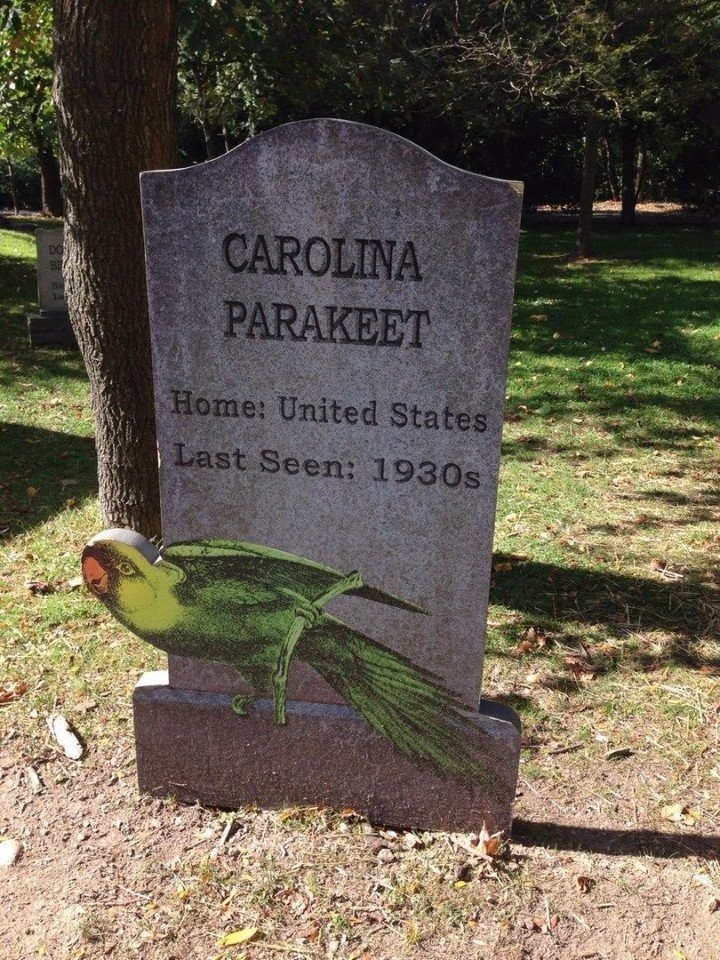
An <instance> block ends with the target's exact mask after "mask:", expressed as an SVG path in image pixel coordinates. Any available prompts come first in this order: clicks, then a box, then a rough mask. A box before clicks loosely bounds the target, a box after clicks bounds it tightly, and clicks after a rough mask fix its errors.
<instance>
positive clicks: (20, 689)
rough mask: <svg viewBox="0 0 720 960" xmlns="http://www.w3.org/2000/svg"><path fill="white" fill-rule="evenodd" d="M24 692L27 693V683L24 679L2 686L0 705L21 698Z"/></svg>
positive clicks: (0, 688) (0, 689)
mask: <svg viewBox="0 0 720 960" xmlns="http://www.w3.org/2000/svg"><path fill="white" fill-rule="evenodd" d="M24 693H27V684H26V683H23V682H22V680H20V681H18V682H17V683H11V684H10V685H9V686H7V687H0V705H1V704H4V703H12V702H13V701H14V700H19V699H20V697H21V696H22V695H23V694H24Z"/></svg>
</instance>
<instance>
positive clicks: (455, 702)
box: [134, 120, 521, 831]
mask: <svg viewBox="0 0 720 960" xmlns="http://www.w3.org/2000/svg"><path fill="white" fill-rule="evenodd" d="M142 197H143V217H144V226H145V244H146V258H147V275H148V290H149V302H150V316H151V327H152V341H153V355H154V378H155V396H156V416H157V428H158V447H159V457H160V478H161V499H162V523H163V539H164V543H165V544H166V545H173V544H185V546H180V547H177V546H176V547H174V548H173V547H170V548H169V549H168V553H167V555H166V559H172V557H173V556H174V557H175V558H176V560H177V563H178V564H179V568H180V571H181V572H177V571H176V572H177V580H178V582H180V581H181V580H182V581H184V583H185V585H184V587H182V588H181V587H178V588H177V591H178V592H177V596H178V597H181V598H183V597H184V598H185V600H186V601H187V598H188V597H189V596H191V595H192V596H193V598H194V599H195V600H197V602H198V604H199V603H200V602H201V598H202V604H207V606H206V607H203V609H202V610H200V611H196V615H197V619H196V621H194V622H196V624H197V627H196V632H197V644H193V643H192V642H191V640H192V638H191V637H189V636H188V635H186V634H183V636H184V640H183V643H173V642H169V641H168V642H167V643H166V642H165V639H164V637H165V635H164V634H163V633H162V629H161V627H159V626H158V627H157V628H153V629H154V630H155V631H156V632H155V633H154V634H152V636H151V637H150V638H151V640H152V642H156V643H158V645H160V646H163V644H165V649H168V650H169V651H170V654H171V655H170V660H169V673H168V674H164V673H161V674H148V675H146V676H145V677H144V678H143V679H142V681H141V682H140V684H139V685H138V687H137V688H136V691H135V697H134V704H135V729H136V741H137V762H138V771H139V780H140V786H141V788H142V789H144V790H148V791H152V792H155V793H172V794H174V795H175V796H177V797H180V798H182V799H186V800H199V801H201V802H203V803H206V804H213V805H217V806H224V807H232V806H236V805H241V804H245V803H261V804H284V803H310V804H316V805H317V804H320V805H323V804H327V805H332V806H340V807H353V808H354V809H357V810H359V811H361V812H363V813H364V814H366V815H367V816H369V817H370V818H371V819H374V820H378V821H383V822H386V823H393V824H397V825H402V826H407V827H429V828H448V829H450V828H456V829H457V828H465V829H473V828H479V827H480V826H481V825H482V823H483V822H484V823H485V824H486V825H487V826H488V827H489V828H490V829H494V830H506V831H507V830H508V829H509V826H510V822H511V806H512V801H513V797H514V792H515V785H516V779H517V770H518V757H519V726H518V724H517V718H516V717H515V715H514V714H512V712H511V711H509V710H508V709H507V708H502V707H501V706H499V705H493V704H490V703H487V702H486V701H482V702H481V704H480V709H479V710H478V702H479V701H480V686H481V678H482V666H483V653H484V645H485V631H486V622H487V605H488V590H489V583H490V573H491V553H492V542H493V523H494V512H495V503H496V492H497V479H498V468H499V456H500V442H501V432H502V420H503V407H504V393H505V377H506V366H507V352H508V343H509V324H510V312H511V306H512V295H513V286H514V275H515V263H516V252H517V240H518V232H519V219H520V208H521V185H520V184H518V183H513V182H506V181H501V180H492V179H488V178H485V177H480V176H477V175H474V174H471V173H468V172H465V171H462V170H459V169H456V168H454V167H451V166H448V165H447V164H445V163H442V162H441V161H439V160H438V159H436V158H435V157H433V156H431V155H430V154H428V153H426V152H425V151H424V150H422V149H420V148H419V147H417V146H415V145H414V144H412V143H409V142H408V141H406V140H403V139H401V138H399V137H397V136H395V135H392V134H390V133H387V132H385V131H382V130H378V129H375V128H372V127H367V126H363V125H359V124H354V123H348V122H344V121H337V120H312V121H305V122H301V123H293V124H288V125H286V126H282V127H279V128H277V129H275V130H272V131H270V132H268V133H264V134H262V135H260V136H258V137H255V138H254V139H252V140H249V141H248V142H247V143H245V144H243V145H242V146H240V147H237V148H236V149H235V150H233V151H231V152H230V153H228V154H226V155H225V156H224V157H222V158H220V159H218V160H214V161H212V162H210V163H206V164H202V165H200V166H196V167H190V168H187V169H182V170H172V171H164V172H153V173H147V174H144V175H143V176H142ZM208 540H213V541H223V542H225V541H232V542H237V541H241V542H243V543H244V544H245V546H244V547H243V548H242V549H243V550H244V552H243V554H242V557H243V560H242V562H243V563H244V564H245V566H236V567H234V568H233V569H234V570H235V571H236V573H234V574H233V576H236V577H237V590H238V593H237V594H235V593H233V588H232V585H229V584H228V582H226V581H227V578H228V577H229V576H230V575H229V574H228V573H226V574H224V576H225V578H226V580H225V581H223V583H222V589H220V586H219V585H218V584H215V586H214V587H213V586H212V585H211V584H209V583H208V584H206V585H205V586H203V588H202V590H201V589H200V586H199V583H200V581H199V580H198V578H199V577H200V574H199V573H198V572H197V571H200V570H202V569H205V568H204V567H203V566H202V563H201V562H200V561H199V560H198V559H197V558H198V554H197V551H198V550H200V551H202V557H201V560H202V562H203V563H206V564H212V563H213V562H215V563H216V567H213V569H219V568H218V567H217V563H218V562H219V560H218V557H219V556H220V554H222V555H223V556H225V555H226V551H227V549H230V548H229V547H227V545H226V546H223V545H222V543H219V542H218V543H215V544H214V545H208V544H207V543H204V542H206V541H208ZM203 543H204V546H203ZM198 544H200V545H199V546H198ZM248 544H250V545H253V544H255V545H260V546H259V547H258V548H257V552H256V554H252V551H253V550H255V549H256V548H254V547H252V548H248V546H247V545H248ZM173 550H174V553H173ZM248 550H250V553H248ZM223 551H225V552H223ZM250 554H252V556H256V560H255V561H254V563H255V566H253V564H252V563H251V562H250V561H251V560H252V557H251V556H250ZM288 555H289V556H290V560H288V559H287V557H288ZM193 558H195V559H193ZM213 558H214V560H213ZM297 558H304V559H305V560H306V561H308V562H312V563H313V564H315V565H316V568H317V570H318V571H319V572H318V573H317V576H318V577H319V580H318V583H320V582H321V581H322V582H323V583H325V582H326V581H324V580H322V578H323V577H326V576H327V577H329V576H330V575H329V574H327V573H326V572H325V573H324V572H322V571H321V570H320V567H322V570H323V571H327V568H330V569H331V571H333V574H332V576H333V577H334V578H335V579H333V580H332V583H333V584H335V585H337V583H338V582H342V587H341V588H336V586H335V587H333V588H332V589H331V590H330V591H329V592H326V593H325V594H323V600H322V604H323V605H324V614H328V615H330V616H331V617H332V620H326V621H324V623H325V626H322V625H320V626H317V622H316V621H313V619H312V616H313V615H312V611H311V612H310V613H308V612H307V610H306V609H305V607H303V603H301V604H300V606H299V607H298V610H297V612H298V619H296V620H293V626H292V627H291V629H290V631H289V633H292V631H293V630H295V632H296V633H298V634H299V636H300V639H299V640H297V638H295V639H293V640H292V642H290V641H288V643H287V645H286V646H282V645H280V647H282V649H283V650H284V654H283V655H284V656H285V657H286V659H287V661H288V662H289V680H288V684H287V704H283V706H282V707H279V705H278V699H279V698H280V694H279V692H278V691H279V690H280V689H281V686H282V685H280V684H279V683H278V681H277V677H278V671H281V667H280V666H279V665H278V663H277V662H276V659H278V658H279V657H280V654H278V653H276V652H275V651H276V648H275V647H273V657H274V658H276V659H272V658H271V657H270V648H271V641H270V640H269V639H268V640H267V641H266V644H267V646H266V649H265V648H263V643H264V642H265V641H264V640H263V638H262V629H261V628H260V627H258V623H256V622H255V621H253V619H252V611H253V609H255V608H254V607H253V604H255V605H256V608H257V609H258V610H259V609H261V608H263V609H264V610H265V614H263V616H268V617H269V615H270V614H269V612H268V611H270V609H271V607H272V608H273V609H276V608H278V604H280V603H281V602H282V603H284V604H286V605H287V604H291V603H292V602H294V601H291V600H290V599H287V598H290V597H291V595H292V596H294V595H295V594H294V593H293V591H294V590H295V589H296V582H295V581H292V582H291V580H290V579H286V580H284V581H283V584H284V585H283V586H278V585H277V584H278V583H279V582H280V581H277V582H274V583H273V589H274V590H275V592H274V593H272V592H270V593H268V587H269V585H270V579H269V574H268V577H266V578H265V579H264V580H263V579H262V576H261V572H258V571H262V570H266V571H272V572H273V576H278V577H281V574H282V571H284V570H286V569H288V570H290V569H294V568H292V563H291V561H292V560H294V559H297ZM223 562H225V561H223ZM287 564H290V566H287ZM317 565H320V566H317ZM169 569H170V568H169ZM207 569H210V567H208V568H207ZM223 569H224V570H227V569H229V568H225V567H224V568H223ZM309 569H310V568H308V567H307V566H306V567H304V568H303V570H304V571H305V574H304V575H308V570H309ZM313 569H315V568H313ZM238 571H240V572H238ZM241 571H245V572H244V573H242V576H241ZM336 571H337V572H339V573H335V572H336ZM282 575H283V576H284V574H282ZM288 576H289V575H288ZM193 578H195V579H196V580H197V583H193V582H192V579H193ZM281 579H282V577H281ZM331 579H332V578H331ZM327 582H330V581H327ZM213 589H215V591H216V592H215V593H213ZM323 589H324V588H323ZM183 590H184V591H185V592H184V593H183ZM192 591H195V592H194V593H193V592H192ZM203 591H204V592H203ZM333 591H334V593H333ZM318 592H319V593H322V590H320V587H318ZM241 593H242V598H241V596H240V594H241ZM331 594H332V596H331ZM341 594H342V595H341ZM281 595H282V596H281ZM268 596H270V597H271V599H270V600H268ZM212 597H216V598H217V599H216V600H215V601H212V602H214V603H215V606H214V607H213V606H212V603H211V598H212ZM222 598H224V599H222ZM273 598H274V599H273ZM273 604H275V606H274V607H273ZM263 605H264V606H263ZM318 607H320V603H319V602H318ZM301 608H302V609H301ZM203 617H204V618H205V619H203ZM303 617H305V619H304V620H303ZM210 621H212V625H211V623H210ZM258 622H259V621H258ZM267 622H269V620H267V619H266V620H263V621H262V623H267ZM288 622H289V621H288ZM338 624H339V625H338ZM296 627H297V630H296ZM223 631H224V634H223V635H224V636H225V637H226V638H227V641H228V642H227V644H226V646H224V647H223V646H222V644H221V643H220V640H219V639H218V632H223ZM141 635H142V634H141ZM167 636H170V632H168V634H167ZM177 636H179V634H178V635H177ZM294 636H295V635H294V634H293V637H294ZM153 637H154V638H155V639H153ZM358 638H363V639H361V640H358ZM296 640H297V642H295V641H296ZM203 644H205V646H203ZM233 645H234V646H233ZM280 647H277V649H278V650H279V649H280ZM221 649H222V650H226V651H232V650H233V649H235V650H237V661H234V663H235V666H236V667H237V668H238V669H237V670H235V669H233V667H231V666H230V665H229V661H230V660H231V659H232V654H231V653H228V654H227V656H225V655H223V656H220V655H219V653H218V651H220V650H221ZM241 649H242V651H243V652H241ZM181 653H186V654H190V655H189V656H182V655H178V654H181ZM353 658H354V659H353ZM222 659H224V660H225V663H224V664H223V665H219V664H217V663H214V662H209V661H214V660H222ZM271 659H272V663H270V661H271ZM353 664H355V666H353ZM286 666H287V664H286ZM270 667H272V671H271V673H268V672H267V671H268V670H269V669H270ZM386 668H387V669H386ZM263 670H265V671H266V672H265V673H263V672H262V671H263ZM243 672H244V673H245V676H244V677H243V676H241V674H242V673H243ZM263 676H267V677H270V676H272V678H274V679H273V683H270V682H269V681H268V684H267V688H266V691H265V695H266V697H267V699H262V697H261V698H260V699H259V700H253V699H252V698H251V697H248V698H247V700H246V701H245V700H244V699H243V697H244V695H245V694H251V693H252V692H253V689H252V688H251V687H250V686H248V684H247V683H246V681H247V680H250V681H253V682H254V684H255V689H254V692H255V693H257V688H258V683H259V681H258V677H263ZM360 688H362V689H360ZM283 689H284V687H283ZM381 699H382V703H381V702H380V701H381ZM233 704H234V706H235V710H233V708H232V705H233ZM350 704H354V707H353V706H351V705H350ZM443 710H445V714H444V715H442V714H443ZM284 721H286V722H284ZM443 744H446V745H448V746H447V749H446V750H445V749H444V748H443Z"/></svg>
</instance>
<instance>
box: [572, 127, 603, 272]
mask: <svg viewBox="0 0 720 960" xmlns="http://www.w3.org/2000/svg"><path fill="white" fill-rule="evenodd" d="M601 129H602V124H601V122H600V117H599V116H598V115H597V114H596V113H590V114H588V118H587V122H586V124H585V147H584V149H583V169H582V182H581V185H580V218H579V221H578V229H577V243H576V250H577V255H578V257H580V258H581V259H584V258H585V257H589V256H590V255H591V251H590V230H591V228H592V213H593V201H594V200H595V174H596V171H597V155H598V145H599V143H600V131H601Z"/></svg>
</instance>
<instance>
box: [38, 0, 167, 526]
mask: <svg viewBox="0 0 720 960" xmlns="http://www.w3.org/2000/svg"><path fill="white" fill-rule="evenodd" d="M54 10H55V27H54V40H55V68H56V72H55V89H54V99H55V105H56V109H57V115H58V126H59V134H60V147H61V151H60V156H61V176H62V183H63V189H64V194H65V221H66V222H65V243H64V246H65V253H64V261H63V272H64V279H65V292H66V298H67V301H68V308H69V311H70V318H71V322H72V325H73V328H74V330H75V334H76V336H77V339H78V343H79V345H80V349H81V351H82V355H83V358H84V360H85V365H86V367H87V371H88V376H89V379H90V390H91V402H92V408H93V414H94V417H95V427H96V445H97V452H98V478H99V483H100V503H101V507H102V512H103V518H104V522H105V523H106V524H107V525H108V526H117V527H132V528H134V529H135V530H138V531H139V532H141V533H143V534H145V535H146V536H148V537H152V536H157V535H158V534H159V533H160V507H159V504H160V498H159V491H158V471H157V448H156V439H155V416H154V402H153V383H152V364H151V352H150V331H149V323H148V311H147V298H146V288H145V265H144V256H143V237H142V221H141V213H140V189H139V182H138V175H139V173H140V172H141V171H142V170H151V169H157V168H167V167H169V166H172V165H173V164H174V162H175V132H174V114H175V94H176V90H175V85H176V60H177V9H176V0H124V2H122V3H106V2H102V0H55V2H54Z"/></svg>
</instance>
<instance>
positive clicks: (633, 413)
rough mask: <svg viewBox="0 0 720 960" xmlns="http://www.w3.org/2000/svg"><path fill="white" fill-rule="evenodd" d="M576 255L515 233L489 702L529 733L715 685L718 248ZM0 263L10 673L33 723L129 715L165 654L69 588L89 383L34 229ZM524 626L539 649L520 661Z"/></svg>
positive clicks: (558, 238) (604, 246)
mask: <svg viewBox="0 0 720 960" xmlns="http://www.w3.org/2000/svg"><path fill="white" fill-rule="evenodd" d="M572 247H573V238H572V235H571V233H570V232H569V231H567V230H557V231H551V230H546V231H543V232H540V231H532V232H524V233H523V235H522V238H521V255H520V262H519V269H518V282H517V292H516V309H515V316H514V322H513V337H512V345H511V356H510V375H509V383H508V400H507V415H506V420H507V424H506V433H505V441H504V449H503V466H502V473H501V484H500V495H499V506H498V520H497V531H496V551H497V555H496V571H495V574H494V578H493V585H492V591H491V604H492V606H491V614H490V623H491V627H490V631H489V647H488V649H489V653H490V660H489V663H490V664H492V665H493V668H492V670H491V671H489V673H488V671H486V673H488V679H487V683H486V690H487V691H489V692H490V693H491V694H495V695H498V696H501V697H504V698H505V699H506V700H507V702H509V703H511V704H513V705H514V706H516V707H517V708H519V709H520V710H521V711H522V712H523V713H524V714H525V718H526V721H527V722H528V723H529V724H530V728H531V729H536V728H537V729H545V728H548V727H549V726H551V725H552V722H553V720H552V717H553V716H554V714H553V713H552V710H551V711H549V712H548V710H547V709H545V708H544V707H543V706H542V704H541V703H540V702H539V699H538V698H537V697H535V696H533V694H532V687H533V684H540V685H541V686H542V687H543V689H545V690H550V689H554V690H555V691H557V692H559V693H562V694H564V695H568V696H572V695H582V696H585V697H591V698H594V693H593V691H594V690H595V689H598V690H600V691H602V690H603V689H604V686H603V684H604V683H610V682H611V681H612V678H613V677H618V676H628V675H631V674H632V673H633V672H637V671H643V672H647V671H653V670H657V669H661V668H663V669H664V668H671V669H674V668H678V669H690V670H693V671H695V672H696V673H698V672H704V673H707V674H709V675H712V674H713V673H714V672H715V671H716V670H720V653H719V651H718V646H717V642H716V637H717V635H718V623H719V620H718V618H719V613H718V575H717V569H716V556H717V552H718V546H719V542H718V536H717V521H718V519H720V480H718V477H719V476H720V471H719V470H718V466H719V465H720V457H719V454H720V445H719V443H718V435H719V434H720V418H719V417H718V409H719V407H720V401H719V400H718V389H717V388H718V383H719V378H718V359H719V358H720V266H718V264H720V233H719V232H717V231H693V230H682V229H675V230H654V231H652V232H634V233H627V234H626V233H620V232H614V231H612V230H609V229H608V230H605V231H599V232H598V233H597V237H596V249H597V252H598V257H597V259H595V260H593V261H588V262H584V263H578V262H576V261H574V260H573V259H571V258H570V257H569V256H568V251H571V250H572ZM0 264H1V272H0V294H1V296H2V300H1V302H2V304H3V307H2V316H0V324H2V352H1V353H0V391H1V393H0V467H1V474H0V477H1V479H0V484H1V485H0V529H2V530H3V539H2V548H1V552H0V567H1V569H2V574H3V578H4V581H3V588H2V591H3V592H2V595H0V596H1V600H0V602H1V603H2V608H1V610H0V626H2V628H3V631H4V635H5V638H6V639H5V642H4V645H3V648H2V650H1V652H0V671H1V673H0V677H2V676H4V677H5V678H6V679H9V680H13V681H23V682H27V683H28V685H29V687H30V690H29V692H28V694H26V695H25V697H24V698H23V704H24V707H25V710H27V709H28V708H31V709H32V708H35V709H38V710H41V709H47V708H49V707H51V706H52V705H53V704H52V701H58V702H60V703H62V702H65V703H66V704H68V705H70V706H71V705H72V704H73V703H76V702H78V701H82V700H85V699H87V697H88V696H90V697H93V698H95V699H96V700H97V701H98V702H99V703H105V702H107V703H108V704H110V703H112V704H116V703H117V702H118V701H123V702H124V698H127V696H128V695H129V691H130V687H131V683H132V679H133V676H134V674H136V673H137V672H138V671H139V669H140V666H141V664H148V663H151V664H159V663H160V660H159V658H158V656H157V655H156V654H155V653H154V652H153V651H150V650H149V648H147V647H144V646H143V645H141V644H139V643H136V642H135V641H134V640H133V639H132V638H130V637H129V636H128V635H127V634H125V633H124V632H123V631H121V629H120V628H119V627H116V626H115V625H114V624H112V623H111V622H110V621H109V620H108V618H107V617H106V616H105V615H104V614H102V613H101V612H100V611H99V610H98V608H97V606H96V605H95V604H94V603H93V602H92V601H91V600H90V599H89V598H86V597H85V595H84V592H83V591H82V590H75V589H70V587H68V585H67V584H68V581H70V580H71V579H72V578H73V577H75V576H76V575H77V572H78V570H77V567H78V556H79V552H80V550H81V547H82V544H83V542H84V541H85V540H86V538H87V536H88V534H89V533H92V532H93V531H95V530H96V529H97V528H98V525H99V524H100V519H99V511H98V507H97V498H96V480H95V469H96V464H95V460H94V448H93V442H92V417H91V414H90V410H89V404H88V390H87V382H86V377H85V372H84V369H83V366H82V362H81V360H80V357H79V355H78V354H77V353H75V352H72V351H65V350H36V351H32V350H30V348H29V346H28V341H27V334H26V329H25V315H26V313H27V312H29V311H30V310H32V309H33V307H34V303H35V296H36V293H35V270H34V241H33V237H32V231H31V229H30V228H28V229H14V230H12V231H10V230H1V231H0ZM653 564H654V566H655V569H653ZM663 564H667V565H668V569H669V571H670V572H674V573H677V574H679V575H680V577H681V579H670V578H668V577H667V576H663V574H662V571H661V569H658V567H662V565H663ZM35 580H39V581H44V582H47V583H49V584H50V585H51V587H52V588H53V592H52V593H49V594H47V595H34V594H32V593H31V592H30V590H29V589H28V588H27V587H26V585H25V584H26V582H27V581H35ZM530 626H534V627H536V628H537V630H538V631H540V632H542V633H543V634H545V635H547V636H548V637H549V642H547V643H545V644H544V645H542V646H538V647H537V648H533V649H530V650H524V651H522V650H521V651H518V649H517V644H518V641H519V639H521V638H522V637H524V636H525V634H524V631H526V630H527V628H528V627H530ZM581 644H582V646H581ZM100 651H102V655H101V653H100ZM519 652H520V653H522V656H520V657H519V656H518V653H519ZM578 655H580V657H581V660H582V658H584V662H579V661H578V659H577V658H578ZM568 658H569V660H570V661H571V662H570V663H568ZM526 663H527V664H529V665H532V666H531V669H530V668H529V672H530V674H532V675H533V684H530V685H529V686H528V685H527V684H523V681H522V677H523V671H524V670H525V664H526ZM585 667H587V668H588V669H585ZM526 672H528V671H526ZM709 682H712V681H709ZM593 685H594V686H593ZM591 686H592V690H591V689H590V688H591ZM645 693H646V691H644V693H643V695H645ZM600 699H601V698H600ZM617 699H618V698H617V694H616V695H614V700H617ZM634 703H635V701H634V700H633V698H632V697H630V698H629V699H626V700H624V701H623V706H622V709H623V710H625V711H628V710H629V711H631V712H632V711H633V710H634V709H635V708H637V710H640V706H638V704H635V706H633V704H634ZM638 703H639V701H638ZM12 710H16V711H17V710H19V707H13V708H12ZM9 713H10V711H6V712H5V714H4V715H5V716H6V717H7V716H8V715H9ZM121 713H122V711H119V712H116V715H113V712H112V710H111V709H108V710H107V711H106V715H105V718H106V720H107V719H111V720H112V721H113V722H115V720H118V722H123V721H121V720H119V716H120V714H121ZM23 715H24V714H23ZM633 716H634V714H633ZM615 719H616V718H615Z"/></svg>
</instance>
